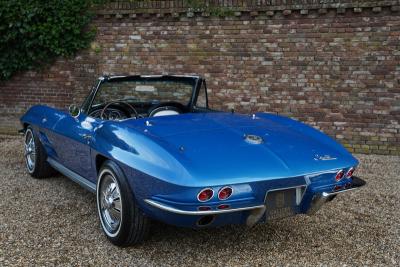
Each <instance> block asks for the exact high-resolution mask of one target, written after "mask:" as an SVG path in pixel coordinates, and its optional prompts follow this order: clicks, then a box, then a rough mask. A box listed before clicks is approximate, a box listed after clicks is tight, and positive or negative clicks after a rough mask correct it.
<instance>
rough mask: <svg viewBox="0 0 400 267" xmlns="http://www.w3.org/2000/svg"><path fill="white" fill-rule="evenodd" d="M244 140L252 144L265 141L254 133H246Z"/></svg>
mask: <svg viewBox="0 0 400 267" xmlns="http://www.w3.org/2000/svg"><path fill="white" fill-rule="evenodd" d="M244 140H245V141H246V142H247V143H249V144H252V145H259V144H261V143H262V142H263V141H264V140H263V139H262V137H261V136H258V135H254V134H245V135H244Z"/></svg>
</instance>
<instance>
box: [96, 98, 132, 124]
mask: <svg viewBox="0 0 400 267" xmlns="http://www.w3.org/2000/svg"><path fill="white" fill-rule="evenodd" d="M112 104H122V105H124V106H126V107H129V108H130V109H131V110H132V111H133V112H134V113H135V118H137V117H138V116H139V113H138V112H137V111H136V109H135V108H134V107H132V105H131V104H129V103H127V102H124V101H121V100H115V101H111V102H109V103H108V104H107V105H105V106H104V108H103V109H102V110H101V113H100V118H101V119H102V120H104V119H105V118H104V112H105V111H106V110H107V108H108V107H109V106H111V105H112Z"/></svg>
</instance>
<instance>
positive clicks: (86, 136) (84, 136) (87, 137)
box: [82, 134, 92, 139]
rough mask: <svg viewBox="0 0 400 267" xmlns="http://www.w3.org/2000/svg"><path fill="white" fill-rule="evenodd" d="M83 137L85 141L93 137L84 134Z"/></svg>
mask: <svg viewBox="0 0 400 267" xmlns="http://www.w3.org/2000/svg"><path fill="white" fill-rule="evenodd" d="M82 137H83V138H84V139H90V138H92V136H91V135H90V134H83V135H82Z"/></svg>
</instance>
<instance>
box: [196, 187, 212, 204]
mask: <svg viewBox="0 0 400 267" xmlns="http://www.w3.org/2000/svg"><path fill="white" fill-rule="evenodd" d="M213 195H214V191H213V190H212V189H211V188H205V189H203V190H201V191H200V193H199V194H198V195H197V199H198V200H199V201H200V202H204V201H208V200H210V199H211V198H212V197H213Z"/></svg>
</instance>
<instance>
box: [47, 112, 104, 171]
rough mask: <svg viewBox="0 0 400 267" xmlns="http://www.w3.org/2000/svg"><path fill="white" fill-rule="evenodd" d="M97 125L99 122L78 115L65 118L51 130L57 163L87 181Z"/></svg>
mask: <svg viewBox="0 0 400 267" xmlns="http://www.w3.org/2000/svg"><path fill="white" fill-rule="evenodd" d="M98 124H99V121H97V120H95V119H93V118H91V117H88V116H87V115H86V114H83V113H80V114H79V115H78V116H77V117H73V116H71V115H68V116H65V117H64V118H62V119H61V120H59V121H58V123H57V124H56V125H55V126H54V129H53V132H54V133H55V135H54V137H53V138H54V139H55V140H54V142H53V146H54V148H55V151H56V152H57V158H58V161H59V163H60V164H62V165H64V167H66V168H68V169H70V170H71V171H73V172H75V173H77V174H79V175H80V176H83V177H85V178H87V179H88V178H89V175H90V173H91V171H92V168H93V165H92V161H91V156H90V152H91V148H90V147H91V142H92V136H93V133H94V129H95V128H96V126H98Z"/></svg>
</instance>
